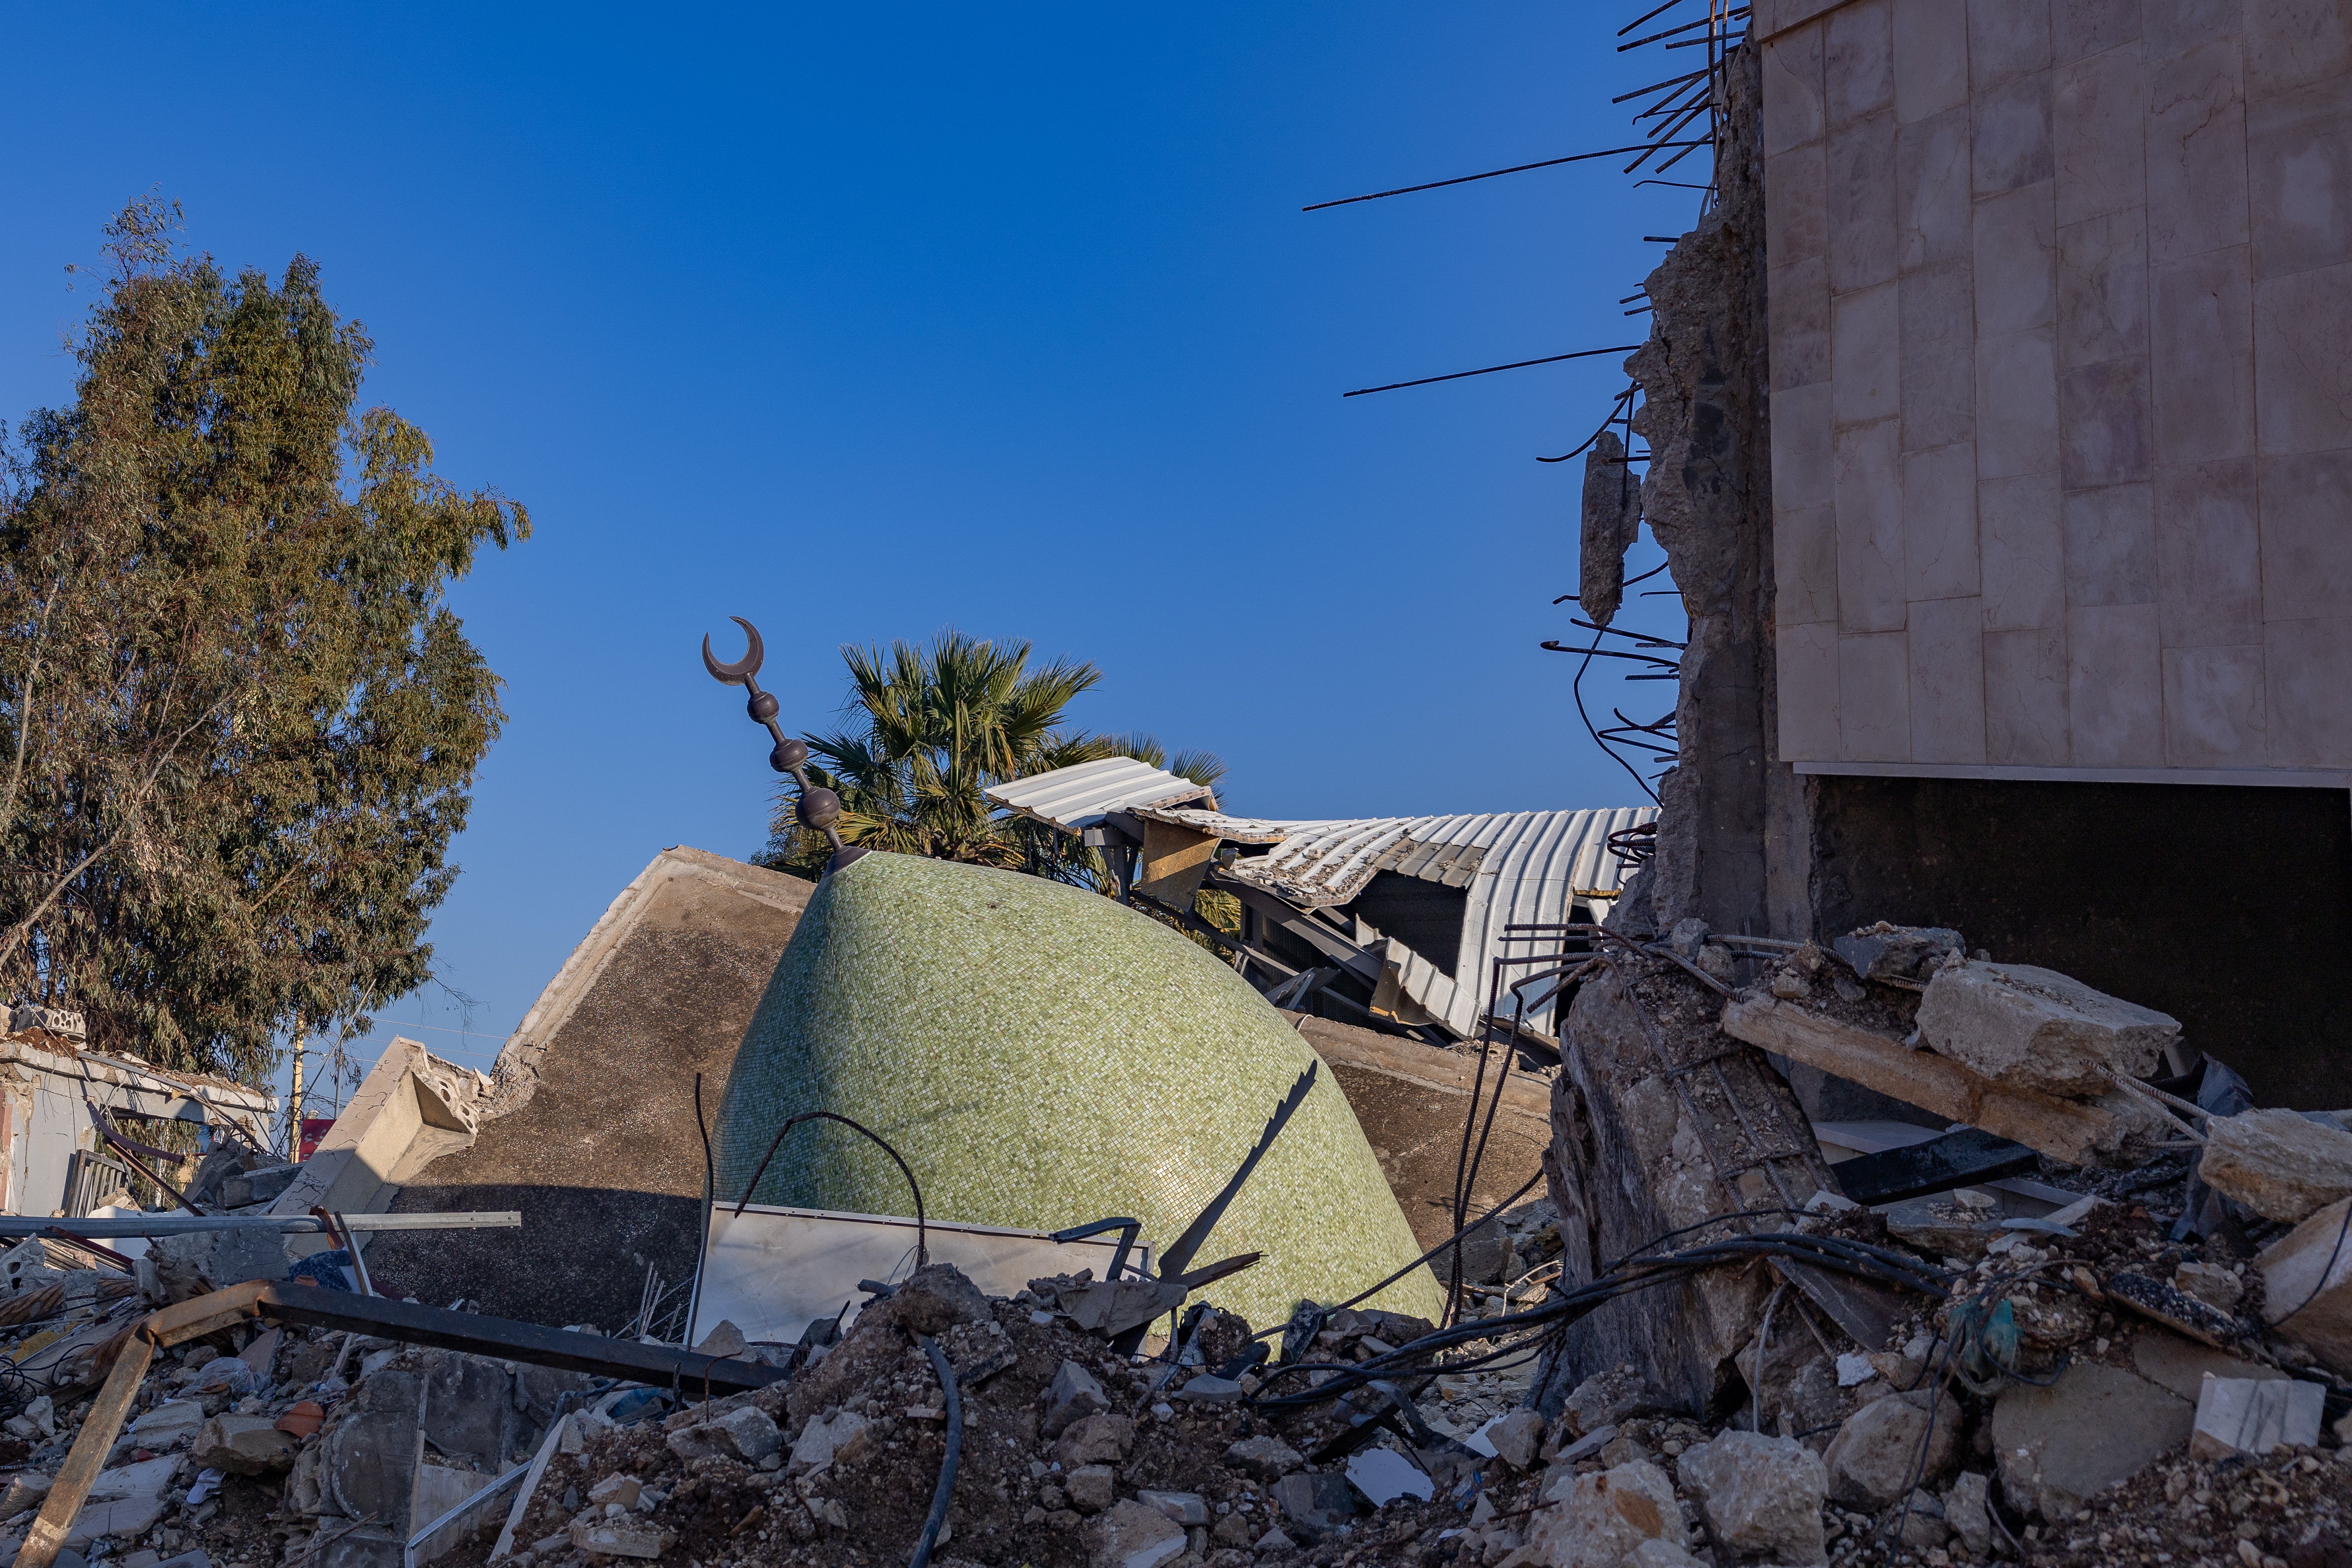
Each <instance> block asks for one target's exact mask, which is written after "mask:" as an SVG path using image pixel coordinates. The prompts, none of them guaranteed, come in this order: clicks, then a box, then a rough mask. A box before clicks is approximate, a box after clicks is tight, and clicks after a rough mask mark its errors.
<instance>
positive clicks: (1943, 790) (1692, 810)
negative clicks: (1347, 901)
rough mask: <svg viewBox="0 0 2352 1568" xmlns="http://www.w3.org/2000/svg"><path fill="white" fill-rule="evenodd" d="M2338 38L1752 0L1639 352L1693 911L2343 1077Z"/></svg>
mask: <svg viewBox="0 0 2352 1568" xmlns="http://www.w3.org/2000/svg"><path fill="white" fill-rule="evenodd" d="M2348 27H2352V23H2347V17H2346V15H2345V12H2344V9H2343V8H2342V7H2341V6H2338V5H2303V4H2288V3H2282V0H2247V3H2246V4H2243V5H2201V4H2188V3H2172V0H2164V3H2156V0H2151V3H2149V4H2146V5H2140V4H2130V5H2124V4H2084V5H2075V4H2067V5H2044V4H2030V5H2029V4H2010V3H1995V0H1973V3H1971V4H1969V5H1958V4H1953V5H1937V4H1927V3H1907V0H1848V3H1843V4H1834V3H1832V4H1822V3H1820V0H1774V3H1765V4H1759V5H1757V6H1756V8H1755V14H1754V16H1753V19H1752V23H1751V27H1750V31H1749V33H1748V47H1745V48H1743V49H1740V50H1738V51H1736V52H1735V53H1734V54H1733V55H1732V56H1731V63H1730V65H1729V67H1728V68H1727V85H1726V89H1725V104H1724V109H1723V111H1722V113H1721V116H1720V119H1719V125H1720V130H1721V151H1720V153H1719V157H1718V170H1717V177H1718V192H1719V198H1718V200H1717V204H1716V205H1715V207H1714V209H1713V211H1712V212H1710V213H1709V215H1708V216H1706V218H1705V219H1704V220H1703V221H1702V222H1701V224H1700V225H1699V226H1698V227H1697V228H1696V230H1695V231H1694V232H1693V233H1692V234H1690V235H1688V236H1686V237H1685V238H1684V239H1683V240H1682V242H1681V243H1680V244H1679V245H1678V246H1676V247H1675V250H1674V252H1673V253H1671V254H1670V256H1669V257H1668V258H1667V259H1666V261H1665V262H1664V265H1663V266H1662V267H1661V268H1659V269H1658V271H1657V273H1656V274H1655V275H1654V278H1653V279H1652V280H1651V283H1650V288H1649V297H1650V299H1651V300H1653V301H1654V304H1655V307H1656V317H1655V325H1654V335H1653V337H1652V339H1651V341H1650V342H1649V343H1648V345H1646V346H1645V347H1644V349H1643V351H1642V352H1641V353H1638V354H1636V355H1635V356H1634V358H1633V360H1632V361H1631V362H1630V368H1631V370H1632V372H1633V375H1634V376H1635V378H1636V379H1637V380H1638V381H1639V383H1640V384H1641V385H1642V387H1643V392H1644V393H1645V395H1646V399H1647V402H1646V407H1645V408H1644V409H1643V412H1642V413H1641V414H1640V415H1639V416H1637V426H1639V427H1640V428H1641V430H1642V432H1643V434H1645V435H1647V437H1649V439H1650V441H1651V443H1652V450H1653V452H1654V454H1655V460H1654V462H1653V463H1652V466H1651V468H1650V470H1649V477H1648V479H1647V480H1646V482H1645V484H1644V485H1643V492H1642V503H1643V512H1644V514H1645V518H1646V521H1648V522H1649V523H1650V525H1651V527H1652V530H1653V531H1654V534H1655V536H1656V538H1657V539H1658V541H1659V542H1660V543H1661V544H1662V545H1664V548H1665V550H1666V552H1667V554H1668V557H1669V560H1670V561H1671V562H1672V563H1673V571H1674V577H1675V583H1676V584H1677V585H1678V586H1679V587H1680V588H1681V589H1682V592H1683V595H1684V599H1685V605H1686V607H1687V609H1688V611H1689V613H1690V618H1691V628H1692V629H1691V639H1690V640H1691V646H1690V648H1689V651H1688V652H1687V654H1686V655H1685V657H1684V659H1683V689H1682V698H1681V702H1680V710H1679V713H1678V718H1679V720H1680V722H1681V729H1680V734H1681V754H1680V759H1679V762H1680V765H1679V767H1678V768H1677V769H1676V770H1675V773H1672V774H1670V775H1669V776H1668V780H1667V785H1666V789H1665V791H1664V798H1665V811H1664V821H1663V823H1662V827H1661V837H1660V850H1659V855H1658V859H1657V862H1656V864H1655V866H1654V868H1653V872H1652V875H1651V876H1650V878H1649V879H1648V880H1649V884H1650V885H1649V888H1648V889H1647V892H1648V895H1649V903H1650V905H1651V911H1650V913H1651V918H1652V919H1654V921H1656V922H1657V924H1658V925H1659V926H1660V927H1661V928H1662V929H1663V928H1666V927H1671V926H1672V925H1673V924H1674V923H1675V921H1678V920H1681V919H1685V918H1688V917H1693V916H1696V917H1697V918H1700V919H1703V920H1705V921H1706V922H1707V923H1708V924H1709V925H1710V926H1711V927H1713V928H1714V929H1716V930H1718V931H1747V932H1751V933H1755V934H1759V935H1770V936H1778V937H1783V938H1790V939H1797V938H1802V937H1805V936H1809V935H1813V934H1816V933H1822V934H1826V933H1832V932H1836V931H1845V930H1850V929H1852V928H1853V927H1854V926H1855V925H1857V924H1861V923H1864V922H1867V921H1875V920H1881V919H1885V920H1890V921H1897V922H1904V921H1910V922H1916V923H1923V924H1937V925H1947V926H1951V927H1955V928H1957V929H1959V930H1961V931H1965V932H1967V933H1968V936H1969V941H1970V942H1972V943H1978V944H1981V945H1983V946H1985V947H1986V948H1988V949H1990V951H1991V952H1994V953H1995V954H1996V955H1997V956H2012V955H2014V956H2021V957H2022V956H2024V955H2027V954H2031V955H2032V961H2033V962H2037V963H2047V964H2050V965H2052V966H2053V967H2056V968H2060V969H2063V970H2064V971H2066V972H2067V973H2073V974H2076V975H2079V976H2081V977H2083V978H2084V979H2086V980H2088V981H2090V982H2091V983H2093V984H2098V985H2100V986H2102V987H2103V988H2105V989H2107V990H2109V991H2112V992H2115V993H2116V994H2123V995H2129V996H2132V997H2135V998H2137V999H2139V1000H2141V1001H2144V1002H2147V1004H2149V1005H2154V1006H2158V1007H2160V1008H2163V1009H2164V1010H2165V1011H2167V1012H2168V1013H2171V1014H2173V1015H2175V1016H2179V1017H2180V1018H2182V1019H2183V1020H2185V1021H2186V1022H2188V1024H2189V1026H2190V1028H2191V1030H2192V1032H2193V1033H2194V1035H2195V1036H2196V1037H2197V1039H2198V1041H2199V1043H2200V1046H2202V1047H2204V1048H2206V1049H2209V1050H2211V1051H2212V1052H2214V1053H2215V1054H2216V1055H2218V1056H2221V1057H2222V1058H2225V1059H2227V1060H2228V1061H2230V1062H2231V1065H2232V1066H2233V1067H2235V1068H2238V1070H2240V1071H2241V1072H2242V1073H2243V1074H2244V1076H2245V1077H2246V1079H2247V1080H2248V1081H2249V1082H2250V1083H2251V1084H2252V1086H2253V1088H2254V1089H2255V1092H2256V1094H2257V1096H2258V1098H2260V1099H2261V1100H2263V1101H2264V1102H2265V1103H2274V1104H2287V1105H2295V1106H2300V1107H2304V1108H2306V1109H2321V1108H2325V1107H2327V1106H2332V1105H2341V1104H2344V1103H2346V1102H2347V1101H2352V1001H2347V998H2346V996H2345V995H2344V994H2343V991H2342V988H2341V986H2340V985H2338V984H2336V978H2335V976H2336V973H2337V971H2338V970H2339V969H2340V965H2339V964H2338V963H2336V958H2335V955H2336V954H2337V953H2339V952H2341V951H2342V950H2343V947H2344V944H2345V942H2347V940H2352V808H2347V785H2348V784H2352V706H2348V705H2347V703H2352V699H2347V692H2352V629H2347V628H2352V618H2347V613H2346V608H2345V603H2346V597H2347V595H2346V585H2347V572H2352V564H2347V563H2352V554H2347V551H2352V546H2347V543H2346V540H2347V539H2352V534H2347V531H2346V529H2345V526H2344V522H2343V519H2344V517H2345V515H2346V510H2347V496H2352V484H2347V475H2352V423H2347V414H2346V412H2345V411H2346V409H2347V407H2352V385H2347V375H2352V372H2347V368H2346V367H2347V364H2352V357H2347V355H2345V354H2344V353H2339V352H2337V349H2336V343H2337V340H2338V339H2339V338H2341V337H2342V336H2343V333H2344V323H2345V322H2346V321H2347V319H2348V318H2352V304H2347V300H2352V294H2347V290H2346V289H2345V287H2344V282H2345V279H2346V276H2347V275H2346V272H2345V268H2346V267H2347V265H2352V200H2347V188H2352V129H2347V127H2352V121H2347V118H2346V116H2347V109H2346V107H2345V93H2346V91H2347V83H2348V82H2352V54H2347V49H2352V42H2347V39H2352V32H2348V31H2347V28H2348ZM1601 510H1606V509H1601ZM1619 527H1620V525H1619V521H1618V520H1617V519H1615V518H1613V517H1599V516H1591V515H1589V516H1588V519H1587V524H1586V537H1587V541H1588V546H1590V545H1591V544H1592V543H1593V542H1598V541H1603V540H1606V539H1608V538H1610V537H1611V536H1612V533H1614V534H1615V536H1616V537H1619V538H1622V532H1620V531H1618V530H1619ZM1601 578H1602V584H1603V592H1602V593H1601V595H1599V598H1600V599H1601V601H1602V603H1603V604H1604V605H1605V602H1606V600H1607V597H1608V595H1607V594H1606V592H1605V586H1606V584H1608V583H1609V582H1610V581H1611V580H1612V579H1611V578H1610V574H1608V573H1606V572H1605V571H1604V572H1603V573H1602V574H1601ZM1587 592H1588V603H1587V608H1588V609H1594V608H1596V607H1597V606H1596V605H1595V603H1594V599H1593V585H1592V583H1591V578H1590V577H1588V584H1587ZM1596 618H1602V619H1605V618H1606V616H1605V614H1604V615H1601V616H1596Z"/></svg>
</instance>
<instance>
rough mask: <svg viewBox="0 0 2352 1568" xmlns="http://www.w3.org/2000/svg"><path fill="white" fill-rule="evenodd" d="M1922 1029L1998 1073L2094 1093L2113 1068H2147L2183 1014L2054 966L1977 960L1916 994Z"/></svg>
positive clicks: (2022, 1083)
mask: <svg viewBox="0 0 2352 1568" xmlns="http://www.w3.org/2000/svg"><path fill="white" fill-rule="evenodd" d="M1918 1026H1919V1038H1920V1040H1921V1041H1922V1042H1923V1043H1924V1044H1926V1045H1927V1047H1929V1048H1931V1049H1932V1050H1934V1051H1935V1052H1936V1053H1937V1055H1939V1056H1945V1057H1949V1058H1951V1059H1952V1060H1954V1061H1957V1062H1958V1063H1959V1064H1960V1065H1962V1066H1963V1067H1967V1068H1972V1069H1974V1070H1975V1071H1977V1072H1979V1073H1982V1074H1983V1075H1984V1076H1985V1077H1987V1078H1989V1079H1992V1080H1993V1081H1994V1082H1996V1083H2002V1084H2009V1085H2011V1086H2013V1087H2015V1088H2019V1089H2039V1090H2041V1091H2042V1092H2043V1093H2046V1094H2057V1095H2074V1096H2084V1095H2098V1094H2104V1093H2105V1092H2107V1091H2108V1090H2109V1089H2112V1088H2113V1087H2114V1086H2113V1085H2112V1084H2111V1083H2110V1082H2109V1081H2108V1079H2107V1074H2109V1073H2111V1072H2112V1073H2118V1074H2122V1075H2126V1076H2128V1077H2132V1078H2142V1077H2145V1076H2147V1074H2148V1073H2150V1072H2152V1071H2154V1070H2155V1068H2156V1066H2157V1064H2158V1062H2159V1061H2161V1060H2162V1059H2163V1057H2164V1051H2165V1047H2168V1046H2170V1045H2172V1044H2174V1043H2175V1042H2176V1041H2178V1040H2179V1038H2180V1022H2179V1019H2177V1018H2173V1017H2170V1016H2167V1015H2166V1014H2163V1013H2159V1012H2158V1011H2156V1010H2155V1009H2154V1008H2152V1007H2142V1006H2140V1005H2137V1004H2136V1003H2131V1002H2126V1001H2123V1000H2122V999H2120V998H2118V997H2115V996H2110V995H2108V994H2106V993H2105V992H2104V991H2095V990H2093V989H2092V988H2091V987H2090V986H2088V985H2085V984H2083V983H2082V982H2081V981H2079V980H2076V979H2074V978H2073V977H2072V976H2071V975H2065V974H2061V973H2058V972H2057V971H2056V970H2054V969H2036V968H2034V967H2032V965H2030V964H2022V963H1984V962H1982V961H1979V960H1971V961H1969V962H1967V963H1955V964H1948V965H1946V966H1944V967H1943V968H1940V969H1937V971H1936V972H1935V977H1934V978H1933V979H1931V980H1929V981H1928V982H1927V993H1926V994H1924V995H1923V996H1921V997H1920V999H1919V1018H1918Z"/></svg>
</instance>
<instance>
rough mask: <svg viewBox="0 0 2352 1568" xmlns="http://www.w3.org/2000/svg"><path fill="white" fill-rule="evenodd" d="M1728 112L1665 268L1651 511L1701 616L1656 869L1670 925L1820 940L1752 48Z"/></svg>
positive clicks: (1657, 893) (1649, 426) (1655, 300)
mask: <svg viewBox="0 0 2352 1568" xmlns="http://www.w3.org/2000/svg"><path fill="white" fill-rule="evenodd" d="M1726 77H1727V85H1726V88H1725V94H1726V98H1725V103H1724V107H1723V110H1722V112H1721V114H1720V115H1719V117H1718V120H1719V123H1720V125H1721V127H1722V132H1723V140H1722V142H1721V151H1720V153H1719V155H1718V157H1717V164H1716V168H1717V183H1718V189H1719V195H1718V197H1717V202H1716V205H1715V206H1714V208H1713V209H1712V210H1711V211H1709V212H1708V213H1707V214H1706V216H1704V217H1703V218H1701V219H1700V220H1699V223H1698V226H1696V228H1694V229H1693V230H1692V231H1691V232H1690V233H1688V234H1686V235H1685V236H1684V237H1683V238H1682V240H1681V241H1680V243H1678V244H1677V245H1675V247H1674V248H1673V249H1672V250H1670V251H1669V252H1667V254H1666V258H1665V259H1664V261H1663V262H1661V263H1660V264H1659V266H1658V268H1657V270H1656V271H1654V272H1653V273H1652V274H1651V275H1650V278H1649V280H1648V291H1649V299H1650V302H1651V305H1652V307H1653V312H1654V313H1653V315H1652V318H1651V332H1650V340H1649V342H1646V343H1644V344H1643V346H1642V348H1641V350H1640V351H1639V352H1638V353H1635V354H1634V355H1633V358H1632V359H1630V360H1629V361H1627V362H1626V368H1627V369H1628V371H1629V372H1630V373H1631V374H1632V375H1633V379H1634V380H1635V381H1637V382H1639V383H1640V384H1641V387H1642V394H1643V404H1642V406H1641V408H1640V410H1639V411H1638V412H1637V413H1636V414H1635V415H1634V416H1633V428H1634V431H1635V432H1636V433H1637V434H1639V435H1641V436H1643V437H1647V438H1648V440H1649V443H1650V451H1651V454H1652V457H1651V461H1650V467H1649V473H1648V477H1647V478H1646V479H1645V480H1644V481H1643V488H1642V510H1643V516H1644V518H1645V520H1646V521H1648V523H1649V525H1650V531H1651V532H1652V533H1653V534H1654V536H1655V537H1656V539H1657V541H1658V543H1659V544H1660V546H1662V547H1663V548H1664V551H1665V552H1666V560H1667V563H1668V566H1669V570H1670V573H1671V574H1672V576H1673V579H1674V582H1675V586H1676V587H1677V588H1678V589H1679V590H1680V591H1681V593H1682V597H1683V607H1684V610H1685V613H1686V614H1687V615H1688V616H1689V617H1690V633H1689V645H1690V646H1689V647H1688V648H1687V649H1686V650H1685V652H1684V654H1683V656H1682V679H1681V684H1680V687H1679V689H1678V695H1677V698H1676V701H1675V733H1676V736H1677V742H1678V748H1679V752H1680V754H1679V757H1678V758H1677V763H1676V766H1675V769H1674V770H1673V771H1672V772H1671V773H1668V774H1667V775H1666V778H1665V781H1664V784H1663V785H1662V787H1661V790H1660V806H1661V816H1660V819H1659V824H1658V853H1657V856H1656V858H1655V859H1654V861H1653V862H1652V863H1651V867H1650V869H1649V871H1648V872H1647V873H1646V875H1645V881H1646V882H1647V883H1648V889H1647V900H1646V901H1647V904H1648V908H1649V911H1650V917H1651V919H1652V920H1654V921H1655V923H1656V925H1657V928H1658V929H1659V930H1661V931H1663V930H1667V929H1670V928H1671V927H1672V926H1673V925H1674V923H1675V921H1679V920H1682V919H1684V918H1685V917H1687V916H1693V915H1696V916H1697V917H1698V918H1699V919H1701V920H1704V921H1706V922H1707V924H1708V925H1709V926H1711V927H1713V928H1714V929H1716V930H1717V931H1749V932H1755V933H1759V934H1762V933H1771V934H1777V935H1785V936H1791V937H1795V936H1802V935H1805V934H1807V932H1808V928H1809V926H1810V920H1809V910H1808V908H1807V900H1806V892H1805V879H1806V874H1807V861H1808V856H1807V855H1806V853H1805V847H1806V845H1807V843H1808V835H1807V827H1806V816H1805V799H1806V795H1805V787H1804V784H1803V781H1801V780H1800V779H1799V778H1798V777H1797V776H1796V775H1795V773H1793V772H1791V771H1790V769H1789V768H1788V767H1787V766H1786V765H1784V764H1783V763H1780V761H1779V760H1778V753H1777V735H1778V728H1779V726H1778V719H1777V709H1776V694H1775V683H1776V680H1777V675H1776V673H1775V671H1776V664H1775V658H1774V640H1773V639H1774V631H1773V627H1774V617H1775V606H1774V567H1773V558H1772V496H1771V484H1770V449H1771V427H1770V426H1771V421H1770V415H1769V406H1768V395H1767V363H1766V340H1765V262H1766V255H1765V231H1764V191H1763V163H1762V158H1761V155H1760V153H1759V143H1758V134H1759V126H1760V119H1761V115H1760V93H1761V90H1762V89H1761V80H1760V78H1759V74H1758V70H1757V66H1756V61H1755V58H1754V57H1753V55H1752V54H1751V53H1750V52H1749V51H1747V50H1738V51H1735V52H1734V53H1733V54H1732V56H1731V57H1730V63H1729V66H1728V68H1727V72H1726Z"/></svg>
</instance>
